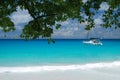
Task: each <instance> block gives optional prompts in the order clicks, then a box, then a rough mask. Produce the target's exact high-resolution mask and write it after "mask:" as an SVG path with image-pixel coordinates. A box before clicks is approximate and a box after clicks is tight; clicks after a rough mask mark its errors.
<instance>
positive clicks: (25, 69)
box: [0, 61, 120, 73]
mask: <svg viewBox="0 0 120 80" xmlns="http://www.w3.org/2000/svg"><path fill="white" fill-rule="evenodd" d="M114 67H120V61H114V62H111V63H110V62H109V63H91V64H84V65H65V66H29V67H0V73H9V72H40V71H54V70H60V71H65V70H90V69H101V68H114Z"/></svg>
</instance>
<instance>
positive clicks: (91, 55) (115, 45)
mask: <svg viewBox="0 0 120 80" xmlns="http://www.w3.org/2000/svg"><path fill="white" fill-rule="evenodd" d="M55 41H56V42H55V44H48V43H47V40H29V41H24V40H0V66H39V65H68V64H84V63H96V62H111V61H120V40H102V43H103V45H102V46H100V45H97V46H95V45H89V44H83V43H82V41H83V40H55Z"/></svg>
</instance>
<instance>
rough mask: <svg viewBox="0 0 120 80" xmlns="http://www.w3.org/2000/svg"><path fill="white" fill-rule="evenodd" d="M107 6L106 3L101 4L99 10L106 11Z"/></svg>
mask: <svg viewBox="0 0 120 80" xmlns="http://www.w3.org/2000/svg"><path fill="white" fill-rule="evenodd" d="M108 8H109V5H108V4H107V3H106V2H102V3H101V5H100V9H99V10H108Z"/></svg>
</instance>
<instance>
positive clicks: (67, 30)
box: [0, 0, 120, 39]
mask: <svg viewBox="0 0 120 80" xmlns="http://www.w3.org/2000/svg"><path fill="white" fill-rule="evenodd" d="M84 1H85V0H84ZM100 7H101V8H100V11H102V10H107V9H108V8H109V6H108V5H107V4H106V3H102V4H101V6H100ZM10 18H11V20H12V21H13V22H14V24H15V28H16V30H15V31H13V32H8V33H4V32H3V31H1V30H0V38H4V35H6V36H7V38H13V37H18V36H19V35H20V33H21V32H22V29H23V28H24V25H25V24H27V23H28V22H29V21H30V20H32V18H31V17H30V15H29V13H28V11H27V10H21V9H20V8H19V7H18V9H17V11H16V12H14V13H12V14H11V15H10ZM95 23H96V27H95V28H93V29H91V30H90V31H89V32H88V31H86V30H85V25H86V24H87V23H81V24H80V23H79V22H78V21H77V19H75V20H71V19H68V20H66V21H64V22H61V24H62V26H61V28H60V29H59V30H56V29H54V33H53V34H52V38H58V39H63V38H64V39H85V38H90V37H95V38H103V39H108V38H109V39H120V29H114V28H107V29H106V28H103V27H101V26H100V24H101V23H102V20H101V14H98V15H97V16H96V17H95ZM88 33H89V36H88Z"/></svg>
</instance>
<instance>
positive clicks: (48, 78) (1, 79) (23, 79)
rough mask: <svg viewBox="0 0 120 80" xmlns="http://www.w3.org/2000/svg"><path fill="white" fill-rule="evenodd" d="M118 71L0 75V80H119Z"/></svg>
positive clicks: (101, 70)
mask: <svg viewBox="0 0 120 80" xmlns="http://www.w3.org/2000/svg"><path fill="white" fill-rule="evenodd" d="M119 74H120V69H119V67H117V68H110V69H99V70H95V69H94V70H67V71H49V72H48V71H42V72H27V73H24V72H23V73H0V80H120V76H119Z"/></svg>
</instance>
